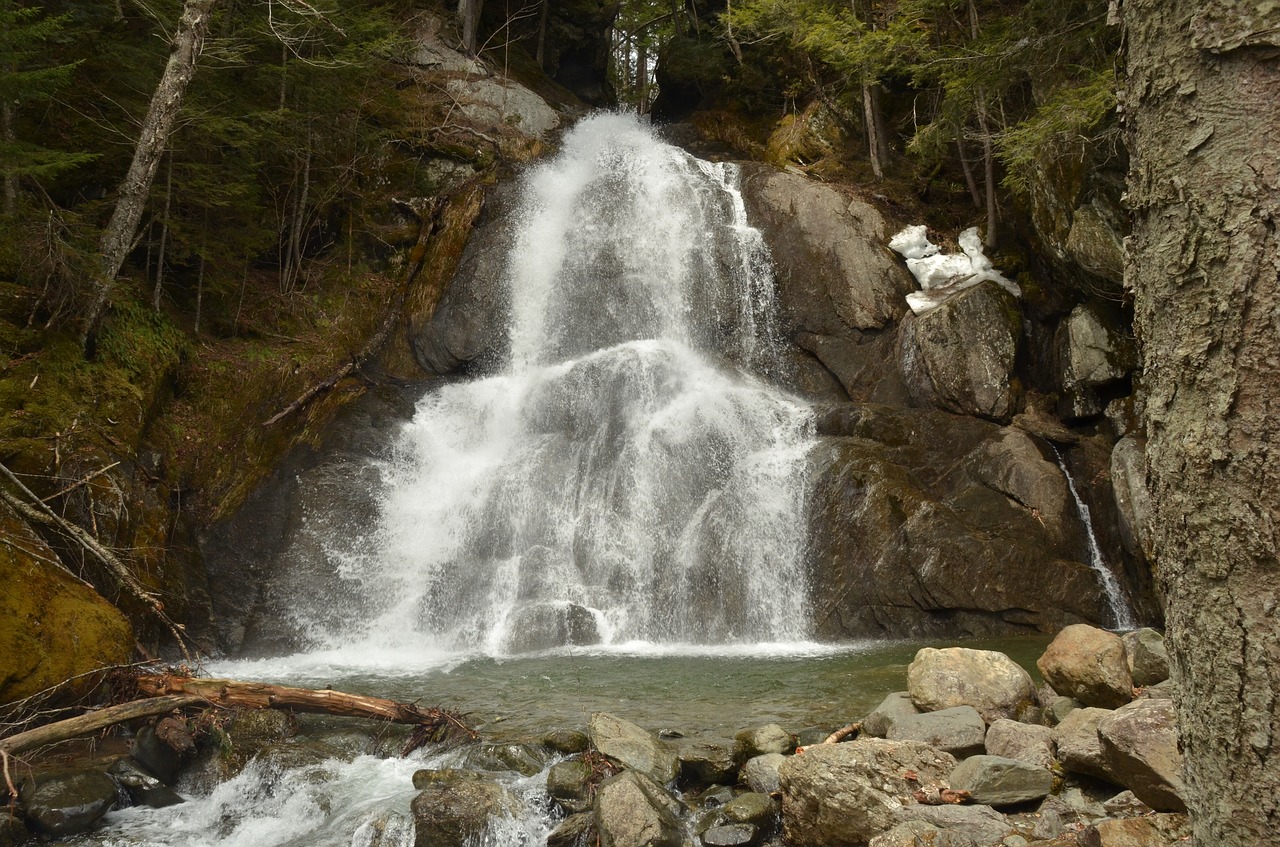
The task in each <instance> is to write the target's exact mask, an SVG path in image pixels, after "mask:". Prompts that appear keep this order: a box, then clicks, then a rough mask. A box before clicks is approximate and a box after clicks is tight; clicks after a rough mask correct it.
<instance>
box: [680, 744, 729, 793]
mask: <svg viewBox="0 0 1280 847" xmlns="http://www.w3.org/2000/svg"><path fill="white" fill-rule="evenodd" d="M678 756H679V758H680V778H681V779H682V780H684V781H688V782H693V783H699V784H702V785H712V784H716V783H726V784H732V783H733V782H735V781H736V780H737V777H738V762H739V760H738V758H737V757H736V756H735V755H734V744H733V743H732V742H730V741H727V740H725V741H707V740H702V741H690V742H688V743H685V744H682V745H681V746H680V752H679V753H678Z"/></svg>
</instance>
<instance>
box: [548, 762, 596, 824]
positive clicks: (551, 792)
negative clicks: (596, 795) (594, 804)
mask: <svg viewBox="0 0 1280 847" xmlns="http://www.w3.org/2000/svg"><path fill="white" fill-rule="evenodd" d="M591 777H592V771H591V766H590V765H588V764H587V763H586V762H583V761H581V760H578V759H570V760H568V761H564V762H556V763H555V764H554V765H552V766H551V769H550V770H548V771H547V796H549V797H550V798H551V799H552V800H555V801H556V802H557V803H559V804H560V806H561V807H563V808H564V809H565V810H566V811H569V812H574V813H576V812H585V811H586V810H587V809H589V808H590V807H591Z"/></svg>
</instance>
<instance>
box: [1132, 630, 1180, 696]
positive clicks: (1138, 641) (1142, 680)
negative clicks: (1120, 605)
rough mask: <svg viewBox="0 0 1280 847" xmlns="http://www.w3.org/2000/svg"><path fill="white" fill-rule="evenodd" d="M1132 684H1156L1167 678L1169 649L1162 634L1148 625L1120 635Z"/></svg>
mask: <svg viewBox="0 0 1280 847" xmlns="http://www.w3.org/2000/svg"><path fill="white" fill-rule="evenodd" d="M1121 641H1123V642H1124V650H1125V656H1126V657H1127V658H1128V660H1129V672H1130V674H1132V676H1133V684H1134V685H1137V686H1141V687H1143V688H1145V687H1147V686H1149V685H1158V684H1159V683H1161V682H1164V681H1165V680H1166V679H1168V678H1169V651H1168V650H1167V649H1166V648H1165V646H1164V636H1163V635H1161V634H1160V633H1159V632H1156V631H1155V630H1154V629H1151V628H1150V627H1144V628H1142V629H1138V630H1134V631H1133V632H1126V633H1125V634H1124V635H1123V636H1121Z"/></svg>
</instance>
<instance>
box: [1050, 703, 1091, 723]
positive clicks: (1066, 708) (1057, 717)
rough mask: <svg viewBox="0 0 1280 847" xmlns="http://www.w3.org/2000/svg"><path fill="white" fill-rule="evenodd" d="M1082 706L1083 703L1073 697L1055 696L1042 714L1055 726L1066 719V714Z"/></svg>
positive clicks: (1083, 706)
mask: <svg viewBox="0 0 1280 847" xmlns="http://www.w3.org/2000/svg"><path fill="white" fill-rule="evenodd" d="M1083 708H1085V705H1084V703H1081V702H1080V701H1079V700H1077V699H1076V698H1074V697H1055V698H1054V700H1053V702H1052V703H1050V704H1049V707H1048V708H1047V709H1045V712H1044V714H1045V717H1046V718H1047V719H1048V720H1049V722H1050V723H1051V724H1053V725H1054V726H1057V725H1058V724H1060V723H1062V722H1063V721H1064V720H1066V717H1067V715H1069V714H1071V713H1072V712H1074V711H1075V710H1076V709H1083Z"/></svg>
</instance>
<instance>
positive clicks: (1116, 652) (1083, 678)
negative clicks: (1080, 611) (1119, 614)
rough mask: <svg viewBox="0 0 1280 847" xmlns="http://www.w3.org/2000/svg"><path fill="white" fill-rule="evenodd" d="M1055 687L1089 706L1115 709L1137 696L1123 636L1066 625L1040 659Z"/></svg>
mask: <svg viewBox="0 0 1280 847" xmlns="http://www.w3.org/2000/svg"><path fill="white" fill-rule="evenodd" d="M1036 667H1038V668H1040V673H1042V674H1044V678H1045V681H1046V682H1048V683H1049V684H1050V685H1051V686H1053V690H1054V691H1057V692H1058V693H1059V694H1064V695H1066V696H1068V697H1074V698H1075V699H1077V700H1079V701H1080V702H1082V703H1084V704H1085V705H1088V706H1099V707H1101V708H1104V709H1114V708H1116V707H1117V706H1122V705H1124V704H1125V703H1128V702H1129V701H1130V700H1132V699H1133V677H1132V676H1130V674H1129V660H1128V658H1127V657H1126V655H1125V649H1124V642H1123V641H1121V640H1120V636H1118V635H1115V634H1114V633H1110V632H1107V631H1106V630H1102V629H1098V628H1096V627H1092V626H1087V625H1085V624H1076V625H1074V626H1069V627H1066V628H1065V629H1063V630H1062V632H1060V633H1058V635H1057V636H1056V637H1055V638H1054V639H1053V642H1052V643H1050V644H1049V647H1048V649H1046V650H1045V652H1044V655H1043V656H1041V657H1040V659H1039V661H1037V662H1036Z"/></svg>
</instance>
